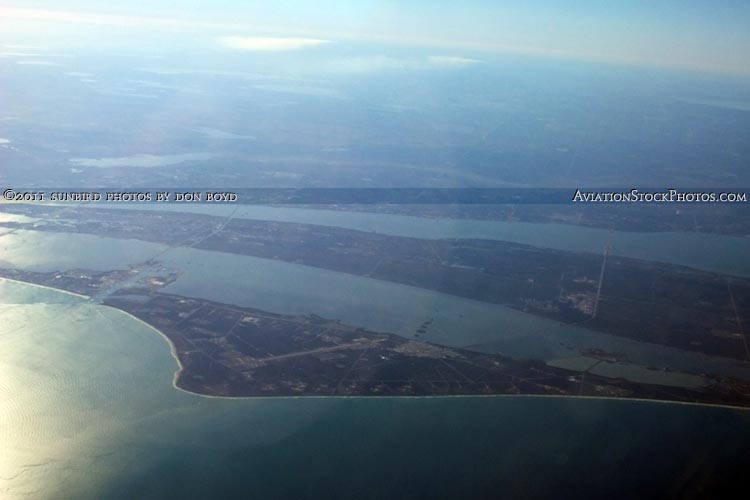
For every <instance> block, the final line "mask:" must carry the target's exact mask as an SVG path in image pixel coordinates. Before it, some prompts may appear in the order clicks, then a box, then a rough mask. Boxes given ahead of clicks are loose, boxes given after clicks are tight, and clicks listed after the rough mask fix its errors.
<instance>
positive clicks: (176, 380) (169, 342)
mask: <svg viewBox="0 0 750 500" xmlns="http://www.w3.org/2000/svg"><path fill="white" fill-rule="evenodd" d="M0 280H7V281H11V282H14V283H20V284H22V285H29V286H34V287H38V288H44V289H47V290H51V291H53V292H59V293H64V294H68V295H72V296H74V297H76V298H79V299H82V300H85V301H89V302H90V300H91V297H89V296H86V295H82V294H78V293H75V292H70V291H68V290H62V289H60V288H54V287H50V286H46V285H38V284H35V283H30V282H27V281H20V280H15V279H12V278H4V277H0ZM96 305H98V306H101V307H106V308H108V309H111V310H113V311H117V312H119V313H121V314H124V315H126V316H128V317H129V318H131V319H134V320H135V321H137V322H139V323H141V324H142V325H144V326H146V327H148V328H149V329H150V330H152V331H154V332H155V333H157V334H158V335H159V336H160V337H162V338H163V339H164V340H165V341H166V343H167V345H168V346H169V351H170V355H171V356H172V358H173V359H174V360H175V362H176V363H177V367H178V369H177V370H176V371H175V372H174V375H173V378H172V387H173V388H174V389H176V390H178V391H181V392H184V393H186V394H190V395H192V396H196V397H202V398H209V399H223V400H248V399H250V400H274V399H279V400H288V399H339V400H350V399H390V398H397V399H425V398H430V399H453V398H554V399H572V400H603V401H624V402H627V401H634V402H639V403H655V404H670V405H687V406H699V407H705V408H720V409H725V410H736V411H743V412H750V407H742V406H731V405H724V404H710V403H697V402H690V401H672V400H666V399H647V398H618V397H606V396H568V395H555V394H456V395H445V396H335V395H334V396H216V395H211V394H203V393H198V392H194V391H190V390H188V389H185V388H183V387H180V386H179V379H180V376H181V375H182V373H183V372H184V366H183V364H182V362H181V361H180V358H179V355H178V354H177V349H176V348H175V345H174V343H173V342H172V340H171V339H170V338H169V336H167V335H166V334H165V333H164V332H162V331H161V330H159V329H158V328H156V327H155V326H153V325H151V324H149V323H147V322H146V321H143V320H142V319H140V318H138V317H136V316H134V315H132V314H130V313H129V312H127V311H124V310H122V309H118V308H117V307H113V306H109V305H105V304H100V303H96Z"/></svg>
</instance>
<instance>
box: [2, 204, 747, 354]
mask: <svg viewBox="0 0 750 500" xmlns="http://www.w3.org/2000/svg"><path fill="white" fill-rule="evenodd" d="M2 208H3V209H4V210H6V211H12V212H15V213H22V214H25V215H28V216H32V217H37V218H38V221H35V222H26V223H19V222H6V223H3V224H0V226H5V227H6V228H8V230H9V231H13V230H19V229H33V230H35V231H52V232H74V233H75V232H78V233H86V234H94V235H99V236H107V237H111V238H132V239H139V240H143V241H150V242H157V243H162V244H166V245H169V246H185V247H192V248H197V249H204V250H210V251H218V252H227V253H235V254H241V255H249V256H254V257H261V258H267V259H277V260H283V261H287V262H293V263H298V264H304V265H307V266H314V267H320V268H324V269H330V270H335V271H339V272H344V273H349V274H354V275H358V276H366V277H371V278H375V279H378V280H384V281H391V282H396V283H401V284H406V285H411V286H415V287H419V288H424V289H429V290H435V291H438V292H442V293H447V294H451V295H456V296H460V297H465V298H469V299H473V300H478V301H483V302H489V303H493V304H501V305H504V306H507V307H510V308H513V309H517V310H520V311H523V312H526V313H530V314H535V315H538V316H543V317H546V318H550V319H554V320H556V321H560V322H562V323H566V324H571V325H582V326H585V327H586V328H588V329H590V330H593V331H598V332H602V333H607V334H611V335H617V336H621V337H626V338H631V339H634V340H637V341H641V342H649V343H654V344H659V345H664V346H669V347H674V348H678V349H684V350H688V351H693V352H699V353H703V354H708V355H714V356H722V357H726V358H732V359H736V360H739V361H743V362H750V348H749V347H748V339H747V338H746V334H745V332H746V331H747V330H748V318H750V279H748V278H746V277H740V276H725V275H721V274H716V273H710V272H704V271H698V270H695V269H691V268H687V267H684V266H676V265H669V264H664V263H657V262H650V261H641V260H636V259H628V258H623V257H619V256H614V255H611V254H610V253H609V247H608V244H607V242H602V252H601V254H591V253H582V252H567V251H560V250H552V249H544V248H537V247H533V246H529V245H522V244H516V243H510V242H505V241H493V240H478V239H434V240H433V239H419V238H408V237H400V236H390V235H384V234H378V233H373V232H365V231H356V230H350V229H343V228H337V227H330V226H318V225H311V224H298V223H290V222H273V221H262V220H249V219H239V218H232V217H224V218H222V217H214V216H208V215H197V214H192V213H178V212H156V211H147V210H116V209H101V208H93V207H87V208H76V207H59V206H58V207H54V206H40V205H12V206H10V205H8V206H5V207H2Z"/></svg>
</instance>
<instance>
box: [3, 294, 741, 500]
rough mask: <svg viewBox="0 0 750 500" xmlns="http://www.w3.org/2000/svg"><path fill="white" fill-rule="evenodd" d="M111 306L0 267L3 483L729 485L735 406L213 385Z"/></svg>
mask: <svg viewBox="0 0 750 500" xmlns="http://www.w3.org/2000/svg"><path fill="white" fill-rule="evenodd" d="M176 368H177V365H176V362H175V360H174V359H173V358H172V356H171V354H170V351H169V347H168V345H167V343H166V341H165V340H164V339H163V338H162V337H161V336H160V335H159V334H158V333H157V332H156V331H154V330H153V329H151V328H150V327H148V326H147V325H145V324H143V323H141V322H139V321H137V320H135V319H133V318H131V317H129V316H127V315H126V314H124V313H122V312H120V311H117V310H115V309H111V308H108V307H104V306H101V305H97V304H94V303H91V302H88V301H86V300H84V299H81V298H79V297H75V296H73V295H69V294H64V293H61V292H57V291H54V290H51V289H45V288H40V287H36V286H32V285H27V284H21V283H15V282H11V281H8V280H0V447H2V453H0V496H2V498H8V499H20V498H35V499H37V498H38V499H64V498H75V499H102V498H122V499H132V498H144V499H149V498H238V497H241V498H263V499H269V498H270V499H274V498H500V497H505V498H508V497H517V498H542V497H549V496H550V495H554V496H562V497H569V498H607V497H612V496H613V495H616V496H617V497H619V498H643V497H644V495H648V496H652V495H653V496H660V497H668V496H670V495H671V496H679V495H682V494H684V493H686V492H701V493H703V494H715V495H719V494H722V493H727V492H728V491H731V490H729V488H730V487H732V486H734V485H735V484H737V483H738V482H740V481H741V480H743V478H744V477H745V472H746V470H747V467H748V465H750V458H748V456H747V454H746V450H747V449H748V447H749V446H750V412H746V411H740V410H728V409H724V408H709V407H700V406H691V405H674V404H665V403H650V402H637V401H617V400H595V399H580V398H538V397H465V398H463V397H461V398H389V399H375V398H313V399H307V398H279V399H274V398H266V399H234V400H232V399H218V398H206V397H200V396H197V395H192V394H189V393H186V392H183V391H180V390H177V389H175V388H174V387H173V385H172V377H173V374H174V371H175V370H176Z"/></svg>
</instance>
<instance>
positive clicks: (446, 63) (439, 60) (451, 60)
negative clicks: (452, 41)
mask: <svg viewBox="0 0 750 500" xmlns="http://www.w3.org/2000/svg"><path fill="white" fill-rule="evenodd" d="M427 60H428V61H430V64H432V65H434V66H442V67H446V68H450V67H462V66H471V65H472V64H479V63H481V62H482V61H480V60H479V59H470V58H468V57H459V56H430V57H428V58H427Z"/></svg>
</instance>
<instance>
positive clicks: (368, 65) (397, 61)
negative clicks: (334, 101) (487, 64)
mask: <svg viewBox="0 0 750 500" xmlns="http://www.w3.org/2000/svg"><path fill="white" fill-rule="evenodd" d="M481 62H482V61H480V60H479V59H469V58H467V57H458V56H429V57H427V58H403V57H391V56H368V57H348V58H341V59H334V60H331V61H329V62H327V63H325V64H323V65H322V68H323V69H324V70H327V71H330V72H333V73H375V72H382V71H420V70H430V69H459V68H464V67H468V66H471V65H474V64H478V63H481Z"/></svg>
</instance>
